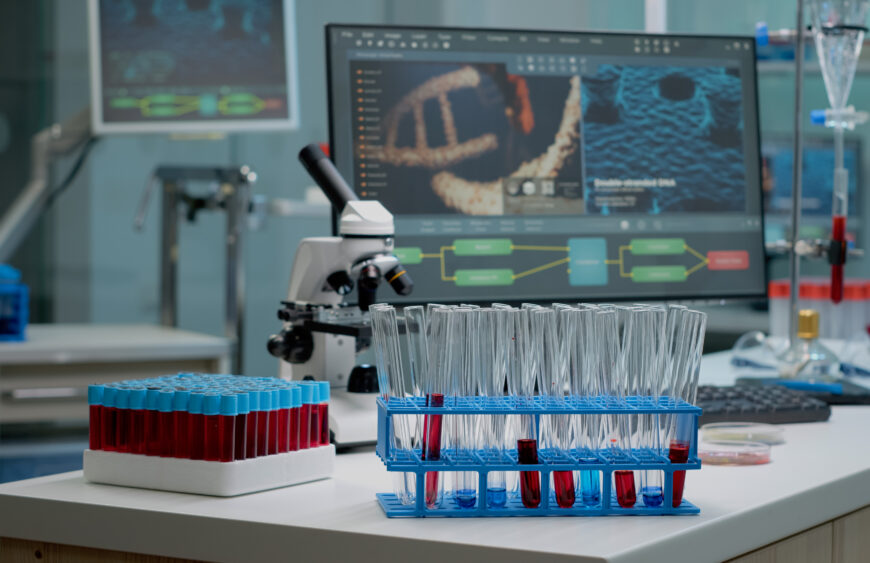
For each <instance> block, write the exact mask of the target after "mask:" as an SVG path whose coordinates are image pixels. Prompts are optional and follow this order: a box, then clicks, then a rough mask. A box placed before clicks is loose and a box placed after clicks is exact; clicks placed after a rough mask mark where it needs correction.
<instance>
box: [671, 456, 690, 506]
mask: <svg viewBox="0 0 870 563" xmlns="http://www.w3.org/2000/svg"><path fill="white" fill-rule="evenodd" d="M668 459H669V460H671V463H686V462H687V461H689V444H687V443H685V442H671V447H670V448H669V449H668ZM685 485H686V472H685V471H674V481H673V490H674V498H673V503H672V506H673V507H674V508H677V507H678V506H680V505H681V504H682V503H683V488H684V487H685Z"/></svg>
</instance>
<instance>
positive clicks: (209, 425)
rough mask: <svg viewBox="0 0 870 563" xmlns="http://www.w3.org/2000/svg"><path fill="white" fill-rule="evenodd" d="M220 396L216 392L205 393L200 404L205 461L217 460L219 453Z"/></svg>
mask: <svg viewBox="0 0 870 563" xmlns="http://www.w3.org/2000/svg"><path fill="white" fill-rule="evenodd" d="M220 412H221V396H220V395H218V394H217V393H207V394H206V395H205V400H204V401H203V404H202V414H203V417H204V418H205V454H204V456H203V459H205V460H206V461H219V460H220V455H221V447H220V440H221V433H220V428H221V424H220Z"/></svg>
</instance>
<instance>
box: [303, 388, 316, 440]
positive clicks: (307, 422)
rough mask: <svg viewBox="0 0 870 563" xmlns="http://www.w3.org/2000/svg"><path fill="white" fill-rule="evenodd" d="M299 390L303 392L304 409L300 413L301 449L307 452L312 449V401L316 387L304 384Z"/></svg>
mask: <svg viewBox="0 0 870 563" xmlns="http://www.w3.org/2000/svg"><path fill="white" fill-rule="evenodd" d="M299 388H300V389H301V390H302V408H301V409H300V411H299V449H300V450H307V449H308V448H309V447H311V400H312V398H313V395H314V387H312V386H311V385H306V384H305V383H304V382H303V383H301V384H300V385H299Z"/></svg>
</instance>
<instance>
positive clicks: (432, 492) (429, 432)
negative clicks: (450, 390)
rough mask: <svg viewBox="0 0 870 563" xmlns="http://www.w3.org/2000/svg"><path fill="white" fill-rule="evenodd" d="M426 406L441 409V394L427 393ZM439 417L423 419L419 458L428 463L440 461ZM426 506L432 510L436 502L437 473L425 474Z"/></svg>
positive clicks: (442, 396) (436, 415) (433, 416)
mask: <svg viewBox="0 0 870 563" xmlns="http://www.w3.org/2000/svg"><path fill="white" fill-rule="evenodd" d="M426 405H427V406H430V407H443V406H444V395H442V394H441V393H429V394H428V395H426ZM441 416H442V415H440V414H427V415H426V417H425V418H424V419H423V448H422V450H421V452H420V454H421V455H420V458H421V459H423V460H428V461H438V460H440V459H441ZM425 496H426V506H428V507H429V508H432V507H434V506H435V504H436V503H437V502H438V472H437V471H430V472H429V473H426V492H425Z"/></svg>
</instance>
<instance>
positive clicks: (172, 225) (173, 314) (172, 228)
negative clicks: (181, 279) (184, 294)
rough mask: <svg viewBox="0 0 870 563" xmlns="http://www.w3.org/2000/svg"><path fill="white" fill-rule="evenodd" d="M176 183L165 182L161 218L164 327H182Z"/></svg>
mask: <svg viewBox="0 0 870 563" xmlns="http://www.w3.org/2000/svg"><path fill="white" fill-rule="evenodd" d="M180 187H181V186H179V185H178V184H176V183H175V182H172V181H167V182H163V185H162V188H163V197H162V198H161V202H162V203H161V206H162V208H163V209H162V211H163V212H162V213H161V214H160V224H161V229H160V324H162V325H163V326H169V327H175V326H178V289H177V287H176V286H177V284H176V280H177V279H178V190H179V188H180Z"/></svg>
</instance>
